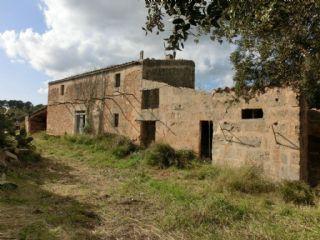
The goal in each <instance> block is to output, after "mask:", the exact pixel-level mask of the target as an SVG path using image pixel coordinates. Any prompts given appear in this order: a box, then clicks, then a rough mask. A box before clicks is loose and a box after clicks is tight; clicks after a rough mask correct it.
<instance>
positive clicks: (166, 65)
mask: <svg viewBox="0 0 320 240" xmlns="http://www.w3.org/2000/svg"><path fill="white" fill-rule="evenodd" d="M142 76H143V79H145V80H150V81H157V82H163V83H166V84H168V85H170V86H174V87H186V88H192V89H194V88H195V64H194V62H193V61H188V60H153V59H146V60H144V61H143V74H142Z"/></svg>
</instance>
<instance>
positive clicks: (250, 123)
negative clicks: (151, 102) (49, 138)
mask: <svg viewBox="0 0 320 240" xmlns="http://www.w3.org/2000/svg"><path fill="white" fill-rule="evenodd" d="M144 85H145V88H151V89H152V88H159V89H160V107H159V109H155V110H146V111H143V112H142V116H143V119H145V120H155V121H157V132H156V140H157V141H163V142H167V143H169V144H171V145H172V146H174V147H175V148H177V149H186V148H187V149H192V150H194V151H195V152H197V153H199V152H200V147H201V146H200V134H201V132H200V121H212V122H213V128H214V133H213V147H212V148H213V151H212V155H213V163H215V164H224V165H230V166H236V167H237V166H241V165H244V164H250V165H257V166H259V167H261V168H262V169H263V170H264V172H265V173H266V175H267V176H268V177H270V178H272V179H274V180H281V179H290V180H297V179H305V178H306V169H305V168H304V167H305V166H304V164H305V162H303V161H302V157H304V156H303V154H302V153H303V151H304V150H305V149H306V144H307V143H306V142H304V141H301V136H300V133H301V131H302V128H301V125H300V121H301V115H302V113H301V108H300V102H299V100H298V98H297V95H296V93H295V92H294V91H292V90H291V89H289V88H273V89H269V90H267V91H266V93H264V94H260V95H259V96H257V97H256V98H254V99H252V100H250V101H249V102H246V101H244V100H243V99H240V100H239V101H237V100H236V97H235V94H234V93H232V92H230V93H228V92H221V93H214V94H213V95H211V94H208V93H204V92H198V91H195V90H192V89H187V88H175V87H171V86H167V85H164V84H159V83H155V82H153V83H148V82H145V83H144ZM254 108H257V109H262V110H263V118H262V119H242V115H241V112H242V109H254Z"/></svg>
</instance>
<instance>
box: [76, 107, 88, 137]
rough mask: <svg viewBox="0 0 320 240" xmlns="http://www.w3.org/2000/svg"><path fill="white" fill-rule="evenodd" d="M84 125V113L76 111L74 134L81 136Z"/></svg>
mask: <svg viewBox="0 0 320 240" xmlns="http://www.w3.org/2000/svg"><path fill="white" fill-rule="evenodd" d="M85 125H86V112H85V111H77V112H76V133H78V134H83V133H84V128H85Z"/></svg>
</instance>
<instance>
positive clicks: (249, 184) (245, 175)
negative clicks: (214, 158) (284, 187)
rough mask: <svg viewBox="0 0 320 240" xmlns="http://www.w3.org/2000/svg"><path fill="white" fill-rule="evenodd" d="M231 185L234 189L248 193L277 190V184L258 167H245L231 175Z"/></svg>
mask: <svg viewBox="0 0 320 240" xmlns="http://www.w3.org/2000/svg"><path fill="white" fill-rule="evenodd" d="M229 186H230V187H231V189H232V190H235V191H239V192H243V193H248V194H257V193H268V192H272V191H274V190H275V185H274V184H273V183H271V182H270V181H268V180H266V179H264V178H263V176H262V171H261V169H259V168H257V167H250V168H243V169H241V170H240V171H237V172H235V175H234V176H233V177H230V182H229Z"/></svg>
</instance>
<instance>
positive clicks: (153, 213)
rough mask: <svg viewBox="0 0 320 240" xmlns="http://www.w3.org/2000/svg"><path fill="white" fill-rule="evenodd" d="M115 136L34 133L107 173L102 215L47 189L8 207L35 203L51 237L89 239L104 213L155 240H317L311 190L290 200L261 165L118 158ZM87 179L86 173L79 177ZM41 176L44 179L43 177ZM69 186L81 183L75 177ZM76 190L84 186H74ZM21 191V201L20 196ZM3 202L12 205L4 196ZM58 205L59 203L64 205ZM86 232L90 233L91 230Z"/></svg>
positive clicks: (66, 155) (61, 153)
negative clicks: (165, 163) (164, 164)
mask: <svg viewBox="0 0 320 240" xmlns="http://www.w3.org/2000/svg"><path fill="white" fill-rule="evenodd" d="M113 139H114V138H113V137H112V136H105V137H101V138H99V139H95V138H92V137H88V136H76V137H70V136H65V137H60V138H58V137H49V136H47V135H43V134H42V135H37V136H35V142H36V145H37V148H38V150H39V151H40V152H41V153H42V155H43V156H44V157H45V158H47V159H59V161H62V162H65V163H67V162H72V163H73V164H74V165H77V164H82V165H85V166H89V168H90V169H92V170H90V171H91V173H90V174H92V172H94V173H96V174H100V173H99V171H102V172H103V174H105V175H106V177H107V179H108V182H106V183H105V185H106V187H108V188H110V189H111V190H110V193H109V194H110V195H111V197H110V200H103V201H102V200H95V201H96V202H95V206H96V209H98V210H97V211H98V213H99V215H101V216H102V218H100V217H98V216H97V217H96V216H95V215H94V214H93V215H92V214H88V213H87V212H85V211H87V208H89V209H90V208H92V206H91V205H89V206H87V205H86V204H84V203H82V202H79V201H75V200H74V199H72V198H68V197H67V196H64V197H61V196H56V195H52V194H51V193H49V192H47V191H41V194H40V193H39V194H38V195H37V196H33V197H31V196H29V197H28V198H26V197H25V195H24V194H23V193H20V195H14V194H13V195H12V196H11V198H12V199H16V200H14V201H12V205H14V206H16V205H25V206H30V204H31V205H32V202H35V203H38V204H39V206H40V207H41V210H42V211H43V212H44V213H43V214H42V215H41V216H42V219H41V221H40V223H41V224H40V232H49V233H50V234H53V235H52V236H56V235H55V234H56V233H57V232H58V233H57V234H58V236H61V235H59V233H60V232H61V228H63V229H67V231H70V230H74V231H76V230H77V231H76V232H77V233H76V234H74V235H73V237H77V236H80V235H81V234H83V238H81V237H80V239H86V238H88V234H89V232H88V231H87V229H91V228H92V229H93V228H94V227H95V226H98V225H100V224H102V223H101V221H102V220H101V219H105V224H109V223H110V222H112V223H113V224H115V225H114V226H113V227H114V229H118V228H119V226H126V224H128V225H129V226H132V224H137V222H139V224H141V225H142V226H140V225H139V227H137V228H135V229H136V230H135V231H139V230H137V229H143V231H144V232H146V231H147V230H146V229H148V226H151V225H152V228H151V229H153V230H149V232H148V234H149V235H148V236H151V237H152V236H158V238H156V237H155V238H154V239H159V236H160V239H201V240H205V239H266V240H267V239H319V238H320V208H319V198H318V197H316V196H314V195H313V194H312V197H313V201H312V203H314V205H305V203H306V201H305V200H303V201H302V203H303V204H302V205H301V204H299V203H300V202H299V201H298V202H297V201H296V202H295V201H294V200H292V201H291V200H290V201H289V200H288V199H287V198H286V197H288V196H287V195H286V194H285V195H283V194H284V190H283V185H282V184H274V183H272V182H270V181H268V179H265V178H264V177H263V176H262V174H261V172H259V170H258V169H256V168H251V167H244V168H240V169H230V168H224V167H218V166H212V165H209V164H201V163H196V164H193V167H192V168H189V169H178V168H175V167H171V168H168V169H158V168H154V167H151V166H149V165H148V164H146V162H145V161H143V156H144V152H143V151H142V150H137V149H135V152H133V153H131V154H129V155H128V156H125V157H122V158H121V157H119V155H118V156H116V155H115V154H114V149H115V147H117V146H119V145H121V144H119V141H116V143H114V142H113V141H114V140H113ZM125 155H127V154H125ZM61 171H65V172H66V173H68V172H69V171H70V170H67V169H64V168H62V169H61ZM66 173H64V174H66ZM64 174H61V175H54V176H46V178H47V179H50V180H51V181H60V180H61V179H65V176H64ZM88 174H89V173H88ZM98 176H100V175H98ZM37 177H38V175H37V174H32V173H31V172H28V173H23V174H21V175H19V174H16V175H14V179H18V180H19V179H20V180H19V181H21V182H30V181H32V180H33V179H34V178H37ZM88 177H90V176H89V175H88V176H83V179H82V180H81V181H85V179H86V178H88ZM95 177H96V176H95ZM97 179H100V178H97ZM38 181H40V182H41V178H40V179H38ZM66 181H68V180H66ZM77 181H78V182H77ZM96 181H97V182H96V185H97V186H100V185H101V184H102V185H104V183H101V180H96ZM72 184H79V179H78V180H76V182H75V183H72ZM18 185H19V184H18ZM62 186H63V185H62ZM28 187H29V188H32V187H33V185H30V186H29V185H28ZM286 187H287V188H286V191H287V192H289V193H292V192H293V193H295V194H298V197H299V196H301V191H302V192H307V193H308V194H309V189H305V188H302V187H297V186H296V185H294V186H293V187H290V184H289V185H288V184H287V185H286ZM304 187H305V186H304ZM89 188H90V189H95V185H94V184H93V185H92V183H90V186H89ZM19 189H20V188H19ZM295 189H298V191H295ZM301 189H304V190H301ZM37 191H38V190H36V191H35V192H37ZM78 191H79V192H81V191H83V190H82V189H81V188H79V190H78ZM97 191H101V189H100V188H99V190H97ZM310 191H312V190H310ZM296 192H297V193H296ZM83 194H85V193H83ZM310 194H311V193H310ZM291 195H293V194H291ZM39 196H40V197H39ZM19 197H20V198H21V201H19V200H17V199H19ZM37 197H38V198H40V200H39V199H37ZM87 197H88V199H91V198H94V196H87ZM108 199H109V198H108ZM290 199H291V198H290ZM299 199H300V198H299ZM24 201H25V202H24ZM0 204H11V203H10V201H7V200H6V199H4V200H3V202H2V203H1V201H0ZM55 206H56V207H55ZM58 206H62V211H61V209H60V208H59V207H58ZM130 219H131V220H132V219H135V222H130V221H131V220H130ZM37 223H39V222H36V224H37ZM32 227H33V226H32V225H31V227H30V228H31V229H32ZM28 229H29V228H27V229H26V230H22V233H25V232H31V231H29V230H28ZM41 229H42V230H41ZM79 229H80V230H81V231H80V232H79V231H78V230H79ZM114 229H111V230H110V231H111V232H112V231H113V230H114ZM154 229H159V232H157V234H156V235H152V234H153V233H154V231H155V230H154ZM59 231H60V232H59ZM64 231H66V230H64ZM123 231H127V232H128V231H129V230H128V229H125V230H123ZM35 232H37V231H35ZM97 233H98V234H99V236H100V235H101V236H102V239H103V237H105V235H104V234H105V232H104V231H101V232H99V231H98V232H97ZM119 234H120V233H119ZM121 234H122V235H121ZM121 234H120V235H118V236H117V237H119V236H120V237H119V238H121V236H131V234H130V233H127V234H128V235H123V234H124V233H123V232H121ZM81 236H82V235H81ZM166 236H170V237H171V238H170V237H168V238H166ZM89 237H90V238H88V239H93V238H94V237H95V236H93V235H90V236H89ZM105 238H106V237H105ZM111 239H112V238H111ZM115 239H116V237H115ZM151 239H153V238H151Z"/></svg>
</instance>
